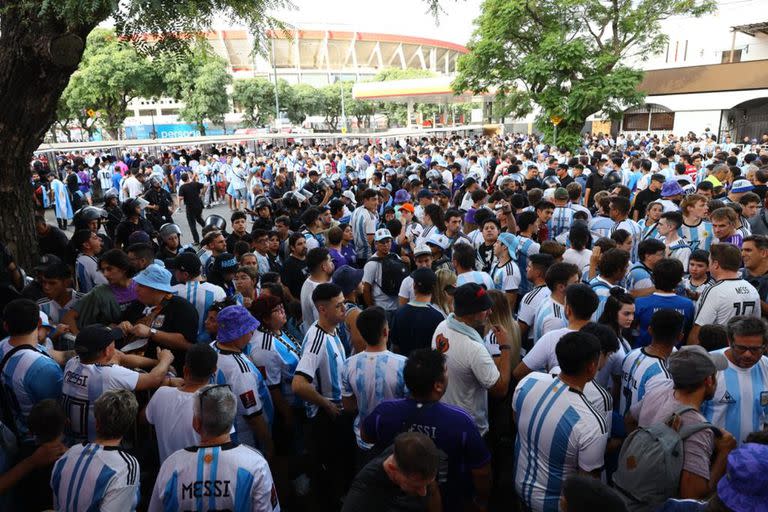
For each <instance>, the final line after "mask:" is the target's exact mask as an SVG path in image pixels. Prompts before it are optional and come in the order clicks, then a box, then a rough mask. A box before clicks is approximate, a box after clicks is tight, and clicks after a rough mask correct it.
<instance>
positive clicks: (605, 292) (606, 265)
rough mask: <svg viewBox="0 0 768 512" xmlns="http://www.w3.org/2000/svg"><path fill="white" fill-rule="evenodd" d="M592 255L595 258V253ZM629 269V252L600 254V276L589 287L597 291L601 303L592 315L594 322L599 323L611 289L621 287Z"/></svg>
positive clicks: (610, 250) (617, 250) (598, 265)
mask: <svg viewBox="0 0 768 512" xmlns="http://www.w3.org/2000/svg"><path fill="white" fill-rule="evenodd" d="M592 255H593V256H594V251H593V253H592ZM628 267H629V253H628V252H627V251H624V250H622V249H608V250H607V251H605V253H601V254H600V260H599V261H598V263H597V271H598V275H597V276H595V277H594V278H593V279H592V280H591V281H590V282H589V286H590V287H591V288H592V289H593V290H594V291H595V293H596V294H597V298H598V300H599V301H600V302H599V304H598V305H597V310H596V311H595V313H594V315H592V320H595V321H597V320H598V319H599V318H600V316H601V315H602V314H603V309H605V301H607V300H608V296H609V295H610V294H611V288H613V287H614V286H620V284H619V283H621V281H622V280H623V279H624V276H626V275H627V268H628Z"/></svg>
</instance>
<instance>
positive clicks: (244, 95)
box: [232, 78, 275, 127]
mask: <svg viewBox="0 0 768 512" xmlns="http://www.w3.org/2000/svg"><path fill="white" fill-rule="evenodd" d="M232 101H233V102H234V103H235V105H236V106H237V107H238V108H239V109H240V110H242V112H243V124H244V125H245V126H246V127H254V126H259V125H262V124H265V123H266V122H267V121H268V120H269V119H270V118H274V117H275V85H274V84H273V83H272V82H270V81H269V80H267V79H266V78H249V79H247V80H235V85H234V88H233V90H232Z"/></svg>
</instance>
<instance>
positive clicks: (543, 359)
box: [523, 327, 576, 372]
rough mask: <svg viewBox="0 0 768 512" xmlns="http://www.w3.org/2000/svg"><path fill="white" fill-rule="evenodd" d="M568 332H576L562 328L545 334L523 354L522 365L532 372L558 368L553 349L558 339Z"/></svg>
mask: <svg viewBox="0 0 768 512" xmlns="http://www.w3.org/2000/svg"><path fill="white" fill-rule="evenodd" d="M569 332H576V331H574V330H573V329H569V328H568V327H564V328H562V329H556V330H554V331H549V332H547V333H545V334H544V335H543V336H542V337H541V338H539V339H538V341H536V344H535V345H534V346H533V348H531V350H529V351H528V353H527V354H525V357H524V358H523V363H524V364H525V366H527V367H528V368H530V369H531V370H533V371H543V372H550V371H551V370H552V368H554V367H556V366H559V364H558V362H557V354H555V347H556V346H557V342H558V341H560V338H562V337H563V336H565V335H566V334H568V333H569Z"/></svg>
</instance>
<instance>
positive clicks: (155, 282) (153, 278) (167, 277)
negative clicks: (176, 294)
mask: <svg viewBox="0 0 768 512" xmlns="http://www.w3.org/2000/svg"><path fill="white" fill-rule="evenodd" d="M133 282H134V283H136V284H140V285H142V286H146V287H147V288H152V289H153V290H158V291H161V292H166V293H172V292H173V288H171V273H170V272H168V271H167V270H166V269H164V268H163V267H161V266H160V265H158V264H157V263H153V264H151V265H149V266H148V267H147V268H145V269H144V270H142V271H141V272H139V273H138V274H137V275H136V276H135V277H134V278H133Z"/></svg>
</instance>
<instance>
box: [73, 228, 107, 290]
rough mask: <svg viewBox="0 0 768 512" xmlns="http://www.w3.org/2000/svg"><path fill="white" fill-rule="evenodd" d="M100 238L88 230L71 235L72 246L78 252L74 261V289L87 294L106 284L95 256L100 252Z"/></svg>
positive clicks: (80, 230)
mask: <svg viewBox="0 0 768 512" xmlns="http://www.w3.org/2000/svg"><path fill="white" fill-rule="evenodd" d="M102 243H103V242H102V240H101V237H100V236H99V235H98V234H97V233H95V232H93V231H91V230H90V229H79V230H77V231H76V232H75V234H74V235H72V245H73V246H74V247H75V249H76V250H77V252H78V255H77V259H76V260H75V288H77V291H79V292H80V293H88V292H89V291H91V290H92V289H93V288H94V287H95V286H97V285H100V284H107V279H106V278H105V277H104V274H102V273H101V272H99V263H98V261H97V259H96V255H97V254H99V253H100V252H101V247H102Z"/></svg>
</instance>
